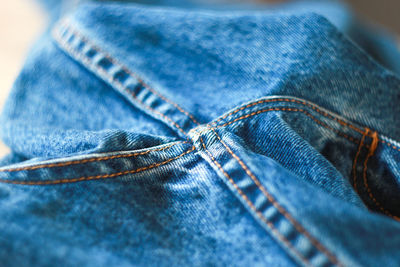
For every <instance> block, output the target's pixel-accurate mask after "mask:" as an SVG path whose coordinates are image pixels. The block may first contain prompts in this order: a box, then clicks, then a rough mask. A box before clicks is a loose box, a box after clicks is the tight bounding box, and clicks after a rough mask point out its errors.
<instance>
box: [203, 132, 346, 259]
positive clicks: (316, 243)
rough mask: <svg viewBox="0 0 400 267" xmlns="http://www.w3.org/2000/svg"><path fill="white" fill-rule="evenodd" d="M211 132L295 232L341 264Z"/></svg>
mask: <svg viewBox="0 0 400 267" xmlns="http://www.w3.org/2000/svg"><path fill="white" fill-rule="evenodd" d="M211 130H212V131H213V132H214V133H215V135H216V137H217V138H218V139H219V141H220V142H221V144H222V145H223V146H224V147H225V148H226V149H227V151H228V152H229V154H231V155H232V156H233V157H234V158H235V159H236V160H237V161H238V163H239V165H240V166H241V167H242V169H243V170H244V171H245V172H246V174H247V175H248V176H249V177H250V178H251V179H252V180H253V182H254V183H255V184H256V185H257V187H258V188H259V189H260V190H261V192H263V194H264V195H265V196H266V197H267V199H268V200H269V201H270V202H271V203H272V204H273V205H274V207H275V208H276V209H277V210H278V211H279V212H280V213H281V214H282V215H283V216H285V218H286V219H287V220H288V221H290V222H291V223H292V225H293V226H294V227H295V228H296V230H297V231H299V232H300V233H302V234H304V235H305V236H306V237H307V238H308V240H309V241H310V242H311V244H313V245H314V246H315V247H316V248H317V249H318V250H319V251H321V252H323V253H324V254H325V255H326V256H327V257H328V259H329V260H330V261H331V262H332V263H334V264H336V265H339V266H342V264H340V263H339V261H338V259H337V258H336V256H335V255H333V254H332V253H331V252H330V251H329V250H328V249H326V248H325V247H324V246H323V245H322V244H321V243H320V242H319V241H318V240H317V239H315V238H314V237H313V236H312V235H311V234H310V233H308V232H307V230H306V229H305V228H304V227H303V226H302V225H301V224H300V223H299V222H297V221H296V220H295V219H294V218H293V217H292V216H291V215H290V213H288V212H287V211H286V210H285V209H284V208H283V207H282V206H281V205H280V204H279V203H278V202H277V201H276V200H275V198H274V197H273V196H272V195H271V194H270V193H269V192H268V191H267V190H266V189H265V187H264V186H263V185H262V184H261V182H260V181H259V180H258V179H257V177H256V176H255V175H254V174H253V173H252V172H251V171H250V169H249V168H248V167H247V166H246V164H245V163H244V162H243V161H242V160H241V159H240V158H239V157H238V156H237V155H236V154H235V153H234V152H233V151H232V150H231V148H230V147H229V146H228V145H227V144H226V143H225V142H224V141H223V140H222V138H221V137H220V136H219V134H218V133H217V132H216V131H215V129H214V128H211Z"/></svg>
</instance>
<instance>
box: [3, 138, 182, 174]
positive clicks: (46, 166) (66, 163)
mask: <svg viewBox="0 0 400 267" xmlns="http://www.w3.org/2000/svg"><path fill="white" fill-rule="evenodd" d="M184 143H187V142H185V141H182V142H176V143H173V144H170V145H168V146H164V147H161V148H156V149H149V150H146V151H142V152H136V153H129V154H118V155H113V156H105V157H93V158H88V159H82V160H72V161H67V162H59V163H49V164H39V165H34V166H26V167H19V168H9V169H0V172H16V171H26V170H36V169H43V168H54V167H65V166H70V165H75V164H83V163H89V162H97V161H104V160H110V159H117V158H130V157H135V156H140V155H146V154H149V153H151V152H155V151H163V150H166V149H168V148H171V147H173V146H176V145H178V144H184Z"/></svg>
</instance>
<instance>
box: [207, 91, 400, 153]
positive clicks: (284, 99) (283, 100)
mask: <svg viewBox="0 0 400 267" xmlns="http://www.w3.org/2000/svg"><path fill="white" fill-rule="evenodd" d="M279 101H282V102H294V103H298V104H302V105H305V106H308V107H310V108H312V109H313V110H315V111H316V112H318V113H320V114H322V115H324V116H325V117H328V118H331V119H333V120H335V121H337V122H338V123H340V124H341V125H343V126H347V127H349V128H351V129H353V130H354V131H356V132H358V133H361V134H363V133H364V131H362V130H361V129H359V128H358V127H356V126H354V125H352V124H350V123H347V122H345V121H343V120H341V119H339V118H336V117H334V116H332V115H330V114H329V113H327V112H324V111H322V110H320V109H319V108H317V107H315V106H313V105H312V104H309V103H307V102H303V101H299V100H295V99H289V98H277V99H264V100H259V101H257V102H254V103H250V104H248V105H246V106H243V107H241V108H238V109H236V110H234V111H232V112H230V113H228V114H226V115H225V116H223V117H221V118H219V119H218V120H216V121H214V122H213V123H217V122H219V121H221V120H223V119H225V118H227V117H229V116H230V115H233V114H235V113H237V112H239V111H241V110H244V109H246V108H249V107H252V106H256V105H258V104H263V103H268V102H279ZM379 142H381V143H382V144H386V145H387V146H388V147H390V148H392V149H395V150H398V151H400V147H397V146H395V145H392V144H390V143H389V142H387V141H385V140H379Z"/></svg>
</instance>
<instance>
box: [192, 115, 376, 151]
mask: <svg viewBox="0 0 400 267" xmlns="http://www.w3.org/2000/svg"><path fill="white" fill-rule="evenodd" d="M269 111H291V112H302V113H303V114H305V115H307V116H308V117H310V118H311V119H313V120H314V121H315V122H316V123H317V124H319V125H321V126H323V127H325V128H327V129H329V130H331V131H333V132H335V133H336V134H338V135H340V136H342V137H344V138H346V139H348V140H350V141H351V142H353V143H355V144H359V141H358V140H357V139H355V138H353V137H351V136H349V135H347V134H345V133H343V132H341V131H339V130H336V129H335V128H333V127H331V126H329V125H327V124H326V123H324V122H322V121H320V120H318V119H317V118H315V117H314V116H313V115H311V114H310V113H309V112H307V111H306V110H304V109H298V108H269V109H263V110H259V111H256V112H253V113H250V114H247V115H244V116H241V117H239V118H236V119H234V120H232V121H230V122H227V123H225V124H222V125H217V126H215V127H213V128H215V129H217V128H221V127H225V126H227V125H230V124H233V123H237V122H238V121H240V120H244V119H247V118H250V117H252V116H256V115H259V114H261V113H265V112H269ZM208 126H210V127H211V125H210V124H209V125H208ZM206 131H208V128H206V129H204V130H202V131H198V132H197V133H199V134H202V133H204V132H206ZM365 146H366V147H369V146H368V145H365Z"/></svg>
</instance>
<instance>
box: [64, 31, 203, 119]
mask: <svg viewBox="0 0 400 267" xmlns="http://www.w3.org/2000/svg"><path fill="white" fill-rule="evenodd" d="M64 27H66V28H67V29H68V30H69V31H71V32H72V33H73V34H75V35H77V36H79V38H81V39H82V40H83V41H84V42H86V43H88V44H90V46H92V47H93V49H94V50H96V51H97V52H99V53H102V54H103V55H104V57H105V58H107V59H108V60H110V61H111V63H113V64H114V65H118V66H120V67H121V69H122V70H123V71H125V72H126V73H127V74H128V75H129V76H131V77H132V78H134V79H136V80H138V82H139V83H140V84H141V85H143V86H144V87H145V88H146V89H147V90H149V91H150V92H152V93H153V94H155V95H157V96H158V97H160V98H161V99H162V100H164V101H165V102H168V103H169V104H171V105H173V106H174V107H175V108H177V109H178V110H179V111H180V112H182V113H183V114H185V115H186V116H188V117H189V118H190V119H191V120H192V122H194V123H195V124H197V125H200V123H199V122H198V121H197V120H196V119H195V118H194V117H193V116H192V115H191V114H190V113H189V112H187V111H186V110H184V109H183V108H181V107H180V106H179V105H178V104H176V103H175V102H173V101H171V100H169V99H168V98H166V97H165V96H163V95H162V94H160V93H159V92H157V91H156V90H154V89H153V88H152V87H151V86H149V85H148V84H147V83H145V82H144V81H143V79H142V78H140V76H139V75H137V74H136V73H134V72H132V71H131V70H129V69H128V68H127V67H126V66H125V65H123V64H121V63H119V62H118V61H117V60H116V59H114V58H113V57H111V56H110V55H109V54H108V53H106V52H105V51H104V50H102V49H101V48H99V47H98V46H97V45H95V44H93V43H92V42H91V41H89V39H87V38H86V37H85V36H83V35H82V34H80V32H78V31H77V30H76V29H74V28H73V27H72V26H71V25H67V24H66V23H64Z"/></svg>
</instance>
